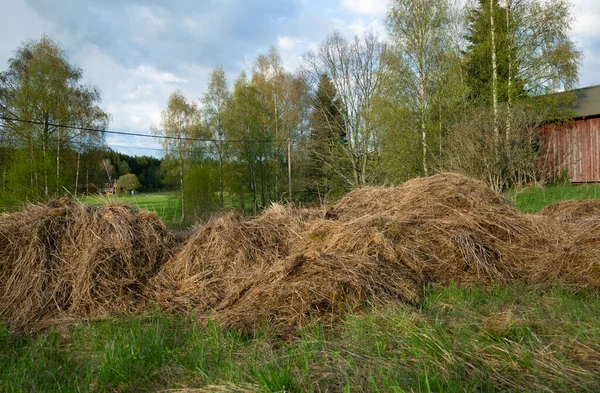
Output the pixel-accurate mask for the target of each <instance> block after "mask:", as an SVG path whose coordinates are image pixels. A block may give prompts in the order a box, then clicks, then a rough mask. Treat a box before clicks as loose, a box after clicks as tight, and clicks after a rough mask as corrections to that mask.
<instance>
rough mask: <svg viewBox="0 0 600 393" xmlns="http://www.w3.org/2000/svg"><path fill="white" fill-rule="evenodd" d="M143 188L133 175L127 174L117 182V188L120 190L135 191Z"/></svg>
mask: <svg viewBox="0 0 600 393" xmlns="http://www.w3.org/2000/svg"><path fill="white" fill-rule="evenodd" d="M141 186H142V185H141V184H140V181H139V180H138V177H137V176H136V175H134V174H133V173H127V174H125V175H123V176H121V177H119V180H117V187H119V189H120V190H124V191H135V190H137V189H138V188H140V187H141Z"/></svg>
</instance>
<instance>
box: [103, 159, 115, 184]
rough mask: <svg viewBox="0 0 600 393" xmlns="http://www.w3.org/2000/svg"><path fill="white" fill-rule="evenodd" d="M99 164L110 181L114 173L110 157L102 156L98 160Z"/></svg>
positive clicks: (110, 181)
mask: <svg viewBox="0 0 600 393" xmlns="http://www.w3.org/2000/svg"><path fill="white" fill-rule="evenodd" d="M100 166H101V167H102V169H103V170H104V172H105V173H106V177H107V178H108V182H109V183H112V180H113V175H114V174H115V167H114V165H113V164H112V162H111V161H110V158H103V159H102V161H101V162H100Z"/></svg>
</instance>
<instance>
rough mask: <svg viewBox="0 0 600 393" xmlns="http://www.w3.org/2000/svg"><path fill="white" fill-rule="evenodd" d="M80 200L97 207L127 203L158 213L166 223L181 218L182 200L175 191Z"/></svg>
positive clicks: (90, 197) (100, 196)
mask: <svg viewBox="0 0 600 393" xmlns="http://www.w3.org/2000/svg"><path fill="white" fill-rule="evenodd" d="M79 200H80V201H81V202H83V203H88V204H90V205H96V206H100V205H104V204H107V203H127V204H130V205H132V206H134V207H136V208H138V209H140V210H150V211H153V212H156V214H158V216H159V217H160V218H161V219H162V220H163V221H164V222H165V223H174V222H178V220H179V219H180V218H181V199H180V198H179V194H178V193H177V192H175V191H172V192H154V193H140V194H137V195H129V194H125V195H90V196H83V197H81V198H79Z"/></svg>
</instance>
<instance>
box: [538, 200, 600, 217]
mask: <svg viewBox="0 0 600 393" xmlns="http://www.w3.org/2000/svg"><path fill="white" fill-rule="evenodd" d="M539 214H541V215H543V216H548V217H553V218H556V219H559V220H564V221H576V220H579V219H581V218H600V199H585V200H578V199H571V200H568V201H560V202H554V203H551V204H550V205H548V206H546V207H545V208H543V209H542V210H541V211H540V213H539Z"/></svg>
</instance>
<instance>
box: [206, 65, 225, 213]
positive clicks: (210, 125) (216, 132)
mask: <svg viewBox="0 0 600 393" xmlns="http://www.w3.org/2000/svg"><path fill="white" fill-rule="evenodd" d="M229 100H231V93H230V91H229V89H228V87H227V78H226V76H225V71H224V70H223V67H217V68H215V69H214V70H213V72H212V74H211V76H210V83H209V85H208V91H207V92H206V94H204V97H203V98H202V104H203V113H204V122H205V127H206V128H207V130H208V132H209V133H210V135H211V136H212V137H213V139H218V140H224V139H225V116H226V107H227V105H228V103H229ZM213 148H214V154H215V155H216V158H217V160H218V163H219V205H220V207H221V208H223V206H224V191H223V190H224V184H223V183H224V175H225V174H224V164H225V160H226V154H227V150H226V149H227V146H226V145H225V144H224V143H223V142H213Z"/></svg>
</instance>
